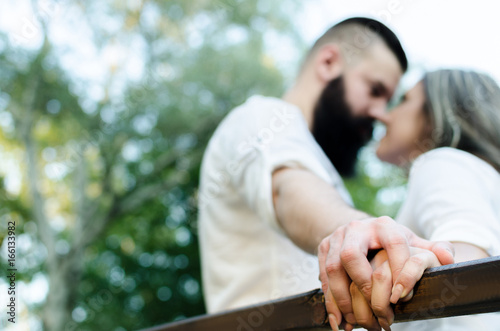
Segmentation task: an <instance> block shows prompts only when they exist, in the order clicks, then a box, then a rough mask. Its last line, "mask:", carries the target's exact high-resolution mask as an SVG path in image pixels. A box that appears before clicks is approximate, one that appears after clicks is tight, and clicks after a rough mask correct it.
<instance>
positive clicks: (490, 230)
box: [392, 148, 500, 331]
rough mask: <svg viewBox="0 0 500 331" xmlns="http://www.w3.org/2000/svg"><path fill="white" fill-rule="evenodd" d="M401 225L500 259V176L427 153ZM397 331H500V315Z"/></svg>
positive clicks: (441, 153) (463, 159) (449, 155)
mask: <svg viewBox="0 0 500 331" xmlns="http://www.w3.org/2000/svg"><path fill="white" fill-rule="evenodd" d="M396 219H397V221H398V222H399V223H401V224H403V225H405V226H407V227H409V228H410V229H411V230H413V231H414V232H415V233H416V234H417V235H419V236H422V237H424V238H426V239H430V240H439V241H441V240H445V241H452V242H464V243H470V244H473V245H476V246H478V247H481V248H483V249H484V250H485V251H486V252H488V253H489V254H490V255H491V256H496V255H500V174H499V173H498V172H497V171H496V170H495V169H494V168H493V167H492V166H491V165H489V164H488V163H486V162H485V161H483V160H481V159H480V158H478V157H476V156H474V155H472V154H470V153H466V152H463V151H460V150H457V149H454V148H438V149H434V150H432V151H429V152H427V153H424V154H422V155H421V156H420V157H418V158H417V159H416V160H415V162H414V164H413V166H412V169H411V171H410V178H409V183H408V195H407V198H406V199H405V202H404V204H403V206H402V207H401V209H400V211H399V214H398V216H397V218H396ZM498 285H499V286H500V280H499V283H498ZM392 329H393V330H396V331H407V330H408V331H409V330H418V331H423V330H440V331H448V330H449V331H452V330H453V331H460V330H464V331H465V330H467V331H471V330H478V331H479V330H481V331H484V330H500V313H489V314H479V315H471V316H460V317H452V318H442V319H435V320H427V321H418V322H409V323H401V324H395V325H394V327H393V328H392Z"/></svg>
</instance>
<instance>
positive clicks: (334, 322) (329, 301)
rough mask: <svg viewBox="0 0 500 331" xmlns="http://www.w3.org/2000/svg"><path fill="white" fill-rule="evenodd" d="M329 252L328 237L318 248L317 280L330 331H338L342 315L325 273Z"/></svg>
mask: <svg viewBox="0 0 500 331" xmlns="http://www.w3.org/2000/svg"><path fill="white" fill-rule="evenodd" d="M329 250H330V236H329V237H327V238H325V239H323V240H322V241H321V243H320V244H319V246H318V262H319V270H320V272H319V279H320V281H321V289H322V290H323V293H324V295H325V308H326V311H327V313H328V321H329V323H330V327H331V328H332V330H336V331H338V329H339V327H338V326H339V323H340V322H341V321H342V313H341V312H340V309H339V308H338V306H337V304H336V302H335V299H334V298H333V295H332V292H331V290H330V288H329V286H328V275H327V273H326V260H327V254H328V251H329Z"/></svg>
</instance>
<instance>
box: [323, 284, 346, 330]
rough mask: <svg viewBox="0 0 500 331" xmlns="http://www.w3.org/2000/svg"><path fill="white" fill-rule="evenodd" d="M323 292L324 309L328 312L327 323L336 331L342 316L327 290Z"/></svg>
mask: <svg viewBox="0 0 500 331" xmlns="http://www.w3.org/2000/svg"><path fill="white" fill-rule="evenodd" d="M323 292H324V294H325V307H326V311H327V312H328V322H329V323H330V327H331V328H332V330H334V331H338V330H339V324H340V322H341V321H342V314H341V313H340V310H339V308H338V307H337V304H336V302H335V299H334V298H333V296H332V292H331V291H330V290H329V289H327V290H326V291H323Z"/></svg>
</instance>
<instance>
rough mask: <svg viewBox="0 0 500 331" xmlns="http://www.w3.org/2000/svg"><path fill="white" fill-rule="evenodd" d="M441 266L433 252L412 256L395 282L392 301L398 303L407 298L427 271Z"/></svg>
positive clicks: (423, 252)
mask: <svg viewBox="0 0 500 331" xmlns="http://www.w3.org/2000/svg"><path fill="white" fill-rule="evenodd" d="M439 265H440V263H439V260H438V259H437V257H436V255H434V253H432V252H431V251H428V250H421V252H420V253H418V254H415V255H412V256H411V257H410V258H409V259H408V261H407V262H406V264H405V265H404V267H403V270H401V272H400V274H399V277H398V278H397V279H396V280H395V282H394V286H393V288H392V294H391V299H390V301H391V302H392V303H396V302H398V300H399V299H401V298H404V297H405V296H407V295H408V294H409V293H410V291H411V290H412V289H413V287H414V286H415V283H416V282H417V281H418V280H419V279H420V278H422V274H423V273H424V271H425V269H427V268H431V267H437V266H439Z"/></svg>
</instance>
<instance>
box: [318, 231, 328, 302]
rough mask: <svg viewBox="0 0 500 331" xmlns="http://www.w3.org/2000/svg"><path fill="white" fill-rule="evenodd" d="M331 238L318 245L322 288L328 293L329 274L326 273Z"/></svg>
mask: <svg viewBox="0 0 500 331" xmlns="http://www.w3.org/2000/svg"><path fill="white" fill-rule="evenodd" d="M329 239H330V238H329V237H327V238H325V239H323V240H322V241H321V243H320V244H319V246H318V263H319V280H320V281H321V288H322V290H323V293H325V294H326V292H327V290H328V275H327V274H326V257H327V255H328V251H329V250H330V240H329Z"/></svg>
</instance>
